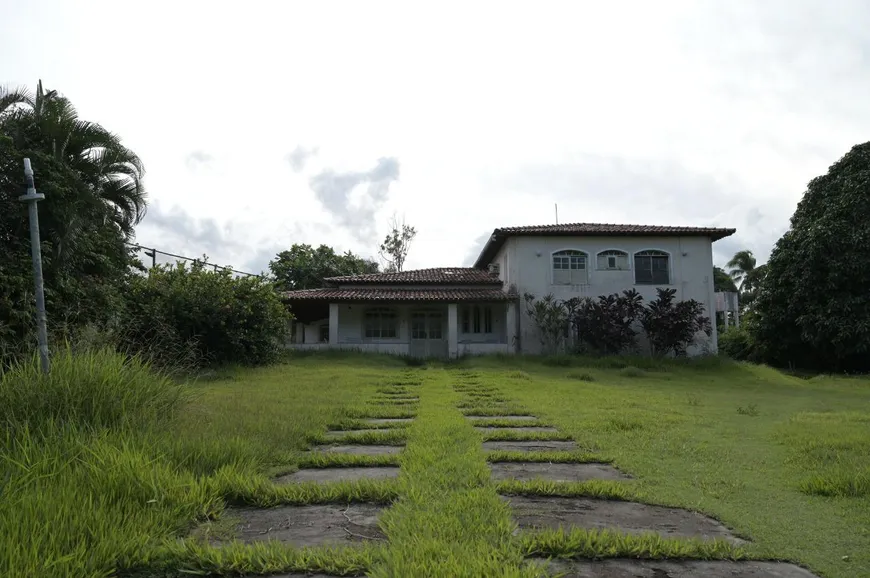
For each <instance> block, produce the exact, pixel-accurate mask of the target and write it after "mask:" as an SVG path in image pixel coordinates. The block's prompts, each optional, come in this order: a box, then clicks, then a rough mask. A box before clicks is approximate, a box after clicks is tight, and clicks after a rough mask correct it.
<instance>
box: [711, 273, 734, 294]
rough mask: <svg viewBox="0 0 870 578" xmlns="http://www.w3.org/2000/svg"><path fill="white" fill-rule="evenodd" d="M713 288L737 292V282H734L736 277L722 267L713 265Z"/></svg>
mask: <svg viewBox="0 0 870 578" xmlns="http://www.w3.org/2000/svg"><path fill="white" fill-rule="evenodd" d="M713 288H714V290H715V291H716V292H720V291H722V292H726V293H729V292H730V293H736V292H737V284H736V283H734V278H733V277H731V275H729V274H728V273H727V272H726V271H725V269H723V268H722V267H713Z"/></svg>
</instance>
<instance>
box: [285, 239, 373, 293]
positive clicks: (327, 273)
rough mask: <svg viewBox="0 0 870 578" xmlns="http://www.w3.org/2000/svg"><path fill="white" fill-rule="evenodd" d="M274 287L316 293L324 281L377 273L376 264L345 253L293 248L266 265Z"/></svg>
mask: <svg viewBox="0 0 870 578" xmlns="http://www.w3.org/2000/svg"><path fill="white" fill-rule="evenodd" d="M269 269H270V270H271V271H272V275H274V277H275V284H276V286H277V287H278V289H280V290H282V291H295V290H297V289H317V288H318V287H323V280H324V279H325V278H327V277H339V276H342V275H361V274H365V273H377V272H378V264H377V263H376V262H375V261H371V260H368V259H363V258H362V257H358V256H356V255H354V254H353V253H351V252H350V251H348V252H347V253H345V254H344V255H339V254H337V253H336V252H335V251H334V250H333V249H332V247H327V246H326V245H320V246H319V247H317V248H316V249H315V248H314V247H312V246H311V245H301V244H298V243H297V244H294V245H293V246H292V247H290V250H288V251H281V252H280V253H278V255H277V256H276V257H275V258H274V259H273V260H272V261H271V262H270V263H269Z"/></svg>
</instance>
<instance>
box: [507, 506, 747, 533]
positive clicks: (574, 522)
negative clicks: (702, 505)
mask: <svg viewBox="0 0 870 578" xmlns="http://www.w3.org/2000/svg"><path fill="white" fill-rule="evenodd" d="M503 499H505V500H507V501H508V503H509V504H510V505H511V507H512V508H513V510H514V517H515V518H516V520H517V523H518V524H519V525H520V528H524V529H542V528H552V529H558V528H559V527H562V528H565V529H568V528H570V527H571V526H576V527H578V528H588V529H596V530H603V529H606V528H609V529H612V530H619V531H621V532H626V533H629V534H640V533H643V532H655V533H657V534H659V535H661V536H663V537H665V538H701V539H707V540H709V539H713V538H722V539H725V540H728V541H729V542H731V543H733V544H745V543H746V542H745V541H744V540H741V539H740V538H737V537H736V536H734V534H732V533H731V531H730V530H728V528H726V527H725V526H724V525H722V524H721V523H719V522H718V521H716V520H714V519H713V518H709V517H707V516H704V515H702V514H698V513H696V512H690V511H688V510H681V509H678V508H665V507H663V506H650V505H647V504H640V503H637V502H620V501H616V500H592V499H589V498H558V497H552V496H505V497H503Z"/></svg>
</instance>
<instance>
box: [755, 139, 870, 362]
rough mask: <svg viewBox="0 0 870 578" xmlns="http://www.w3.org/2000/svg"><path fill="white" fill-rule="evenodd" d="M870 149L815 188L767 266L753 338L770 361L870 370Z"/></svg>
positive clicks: (856, 150) (852, 154)
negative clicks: (869, 224) (869, 249)
mask: <svg viewBox="0 0 870 578" xmlns="http://www.w3.org/2000/svg"><path fill="white" fill-rule="evenodd" d="M868 223H870V143H864V144H860V145H856V146H854V147H853V148H852V150H850V151H849V152H848V153H847V154H846V155H845V156H844V157H843V158H841V159H840V160H839V161H837V162H836V163H835V164H834V165H832V166H831V167H830V169H829V170H828V173H827V174H825V175H822V176H820V177H816V178H815V179H813V180H812V181H810V183H809V185H808V186H807V191H806V193H804V196H803V199H802V200H801V201H800V203H798V206H797V209H796V210H795V213H794V215H793V216H792V218H791V227H790V228H789V230H788V231H787V232H786V233H785V235H783V237H782V238H781V239H780V240H779V241H778V242H777V244H776V246H775V247H774V249H773V251H772V253H771V255H770V259H769V261H768V263H767V267H766V269H767V271H766V273H765V275H764V279H763V280H762V281H761V286H760V288H759V292H758V298H757V300H756V303H755V309H756V311H757V313H758V320H757V323H755V324H753V335H754V336H755V339H756V341H757V343H758V346H759V348H760V353H761V355H762V357H763V359H764V361H766V362H768V363H773V364H776V365H781V366H786V365H790V366H794V367H799V368H803V369H813V370H835V371H836V370H852V371H856V370H858V371H866V370H868V369H870V291H868V287H870V251H868V247H870V226H868Z"/></svg>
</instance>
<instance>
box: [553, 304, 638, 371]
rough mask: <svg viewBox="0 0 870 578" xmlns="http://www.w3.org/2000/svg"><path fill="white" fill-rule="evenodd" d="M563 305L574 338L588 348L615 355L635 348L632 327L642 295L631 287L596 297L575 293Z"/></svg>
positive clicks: (594, 351)
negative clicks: (620, 291)
mask: <svg viewBox="0 0 870 578" xmlns="http://www.w3.org/2000/svg"><path fill="white" fill-rule="evenodd" d="M565 306H566V308H567V310H568V321H569V323H570V324H571V327H572V329H573V331H574V335H575V337H576V338H577V341H578V342H580V343H582V344H583V345H584V346H585V347H586V348H588V349H589V350H590V351H591V352H593V353H597V354H601V355H616V354H619V353H622V352H624V351H627V350H630V349H634V348H635V346H636V337H637V331H636V330H635V328H634V327H635V322H636V321H637V317H638V315H640V313H641V311H643V297H641V296H640V294H639V293H638V292H637V291H635V290H634V289H630V290H627V291H623V292H622V295H619V294H618V293H614V294H613V295H602V296H600V297H599V298H598V299H592V298H590V297H575V298H574V299H569V300H568V301H566V302H565Z"/></svg>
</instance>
